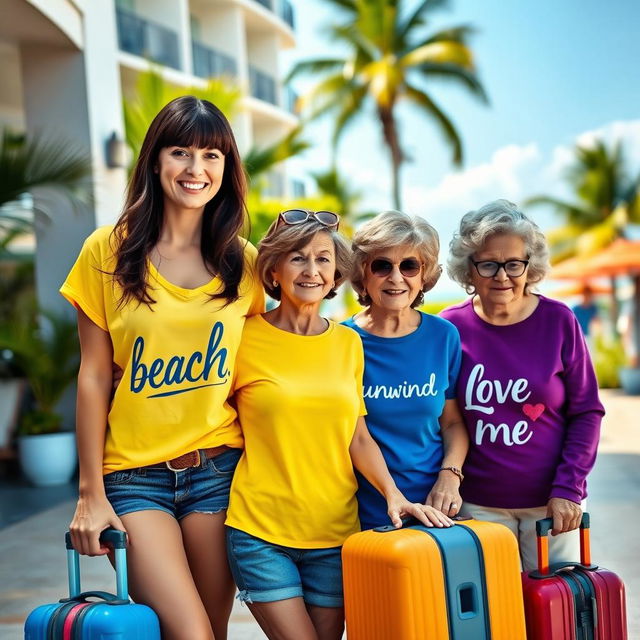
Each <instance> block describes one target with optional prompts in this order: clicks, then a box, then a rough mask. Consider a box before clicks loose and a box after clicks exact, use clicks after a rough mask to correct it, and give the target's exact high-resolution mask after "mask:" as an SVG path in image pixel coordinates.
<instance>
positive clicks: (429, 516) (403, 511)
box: [387, 492, 455, 529]
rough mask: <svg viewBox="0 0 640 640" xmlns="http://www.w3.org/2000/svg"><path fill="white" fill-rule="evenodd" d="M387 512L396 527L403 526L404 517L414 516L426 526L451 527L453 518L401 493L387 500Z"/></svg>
mask: <svg viewBox="0 0 640 640" xmlns="http://www.w3.org/2000/svg"><path fill="white" fill-rule="evenodd" d="M387 513H388V514H389V518H391V522H392V523H393V526H394V527H395V528H396V529H399V528H400V527H401V526H402V518H407V517H409V516H413V517H414V518H416V519H417V520H419V521H420V522H421V523H422V524H423V525H425V526H426V527H450V526H452V525H453V524H455V523H454V522H453V520H451V518H449V517H448V516H446V515H445V514H444V513H442V511H438V509H434V508H433V507H432V506H430V505H426V504H419V503H417V502H409V501H408V500H407V499H406V498H405V497H404V496H403V495H402V494H401V493H399V492H398V495H397V496H394V497H393V498H390V499H389V500H387Z"/></svg>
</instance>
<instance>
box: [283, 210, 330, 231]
mask: <svg viewBox="0 0 640 640" xmlns="http://www.w3.org/2000/svg"><path fill="white" fill-rule="evenodd" d="M310 218H312V219H313V220H317V221H318V222H319V223H320V224H323V225H324V226H325V227H330V228H331V227H333V228H334V229H335V230H336V231H337V230H338V226H339V225H340V216H339V215H338V214H337V213H333V211H309V210H308V209H287V210H286V211H281V212H280V215H278V226H279V225H280V222H281V221H282V222H283V223H284V224H289V225H292V224H302V223H303V222H306V221H307V220H309V219H310Z"/></svg>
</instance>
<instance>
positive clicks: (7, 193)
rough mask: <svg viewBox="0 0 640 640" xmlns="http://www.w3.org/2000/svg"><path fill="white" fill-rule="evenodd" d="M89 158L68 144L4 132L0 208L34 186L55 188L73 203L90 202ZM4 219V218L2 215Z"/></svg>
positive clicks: (0, 156)
mask: <svg viewBox="0 0 640 640" xmlns="http://www.w3.org/2000/svg"><path fill="white" fill-rule="evenodd" d="M90 175H91V159H90V156H89V154H88V153H86V152H84V151H82V150H80V149H78V148H77V147H75V146H74V145H73V144H70V143H69V142H67V141H63V140H60V139H56V138H54V137H51V138H48V139H45V138H43V137H42V136H34V137H31V138H26V137H25V136H23V135H17V134H14V133H11V132H10V131H9V130H7V129H4V130H3V131H2V135H1V138H0V205H4V204H7V203H9V202H12V201H14V200H17V199H18V198H19V197H20V196H21V195H23V194H25V193H28V192H30V191H32V190H33V189H35V188H37V187H47V188H52V189H55V190H56V191H59V192H61V193H63V194H64V195H66V196H67V197H68V198H69V200H70V201H71V202H72V203H74V204H75V203H80V202H84V203H90V202H91V197H92V194H91V189H90V184H89V177H90ZM3 217H4V216H3Z"/></svg>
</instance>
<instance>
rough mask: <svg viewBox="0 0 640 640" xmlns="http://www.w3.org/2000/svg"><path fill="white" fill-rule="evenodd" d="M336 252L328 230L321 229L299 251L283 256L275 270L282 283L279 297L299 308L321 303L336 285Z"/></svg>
mask: <svg viewBox="0 0 640 640" xmlns="http://www.w3.org/2000/svg"><path fill="white" fill-rule="evenodd" d="M335 273H336V251H335V247H334V244H333V239H332V237H331V235H330V234H329V233H324V232H322V231H319V232H318V233H316V234H315V235H314V236H313V238H312V239H311V241H310V242H309V243H308V244H307V245H306V246H304V247H302V248H301V249H298V250H297V251H291V252H290V253H288V254H286V255H285V256H283V257H282V258H281V259H280V260H279V261H278V263H277V265H276V267H275V269H273V271H272V276H273V279H274V281H276V282H277V283H278V284H279V285H280V296H281V297H280V299H281V301H282V302H284V303H292V304H294V305H295V306H296V307H297V306H300V305H301V304H315V303H317V304H320V302H321V301H322V299H323V298H324V297H325V296H326V295H327V294H328V293H329V291H331V289H332V288H333V286H334V280H335Z"/></svg>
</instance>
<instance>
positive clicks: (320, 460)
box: [226, 209, 451, 640]
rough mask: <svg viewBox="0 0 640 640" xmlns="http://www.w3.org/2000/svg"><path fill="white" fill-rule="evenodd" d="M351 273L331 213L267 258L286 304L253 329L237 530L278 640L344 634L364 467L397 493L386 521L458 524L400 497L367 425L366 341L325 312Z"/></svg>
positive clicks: (297, 215) (256, 609) (294, 218)
mask: <svg viewBox="0 0 640 640" xmlns="http://www.w3.org/2000/svg"><path fill="white" fill-rule="evenodd" d="M349 267H350V252H349V248H348V245H347V244H346V242H345V240H344V239H343V238H342V237H341V236H340V235H339V234H338V216H337V215H336V214H334V213H332V212H328V211H319V212H311V211H304V210H300V209H296V210H290V211H285V212H283V213H281V214H280V216H279V217H278V220H277V221H276V222H274V223H273V224H272V226H271V227H270V229H269V231H268V232H267V234H266V236H265V237H264V239H263V240H262V242H261V243H260V249H259V251H258V261H257V269H258V273H259V274H260V277H261V279H262V283H263V285H264V287H265V289H266V290H267V292H268V293H269V295H270V296H271V297H272V298H274V299H276V300H279V301H280V304H279V306H278V307H276V308H275V309H273V310H271V311H268V312H267V313H265V314H263V315H257V316H254V317H253V318H250V319H249V320H248V321H247V322H246V324H245V327H244V331H243V336H242V342H241V345H240V350H239V352H238V359H237V362H236V375H235V382H234V389H235V396H234V398H235V404H236V406H237V409H238V416H239V420H240V424H241V426H242V430H243V433H244V438H245V452H244V454H243V456H242V458H241V459H240V462H239V463H238V467H237V470H236V473H235V476H234V479H233V484H232V487H231V498H230V503H229V511H228V516H227V522H226V524H227V550H228V553H229V561H230V565H231V569H232V571H233V574H234V577H235V579H236V583H237V585H238V588H239V590H240V595H239V598H240V599H241V600H243V601H245V602H247V604H248V606H249V608H250V609H251V612H252V613H253V615H254V616H255V618H256V620H257V621H258V623H259V624H260V626H261V627H262V629H263V631H264V632H265V633H266V634H267V636H268V637H269V638H271V639H277V640H339V638H341V637H342V633H343V627H344V613H343V608H342V606H343V602H342V572H341V558H340V552H341V545H342V543H343V542H344V540H345V539H346V538H347V537H348V536H349V535H351V534H352V533H355V532H356V531H358V530H359V529H360V526H359V523H358V512H357V505H356V498H355V493H356V487H357V485H356V480H355V477H354V472H353V467H354V466H355V467H356V468H357V469H359V470H360V472H362V473H363V474H364V475H365V476H366V477H367V478H368V479H369V480H370V481H371V482H372V483H373V485H375V486H376V487H377V490H378V491H379V492H380V493H381V494H384V497H382V496H381V498H380V499H381V501H382V502H383V503H384V505H385V515H386V518H385V521H384V522H385V524H388V522H389V518H391V521H392V522H393V523H394V524H395V525H396V526H399V525H400V524H401V520H400V516H402V515H409V514H410V515H414V516H416V517H418V518H419V519H420V520H422V521H423V522H424V523H425V524H426V525H427V526H434V525H435V526H449V525H450V524H451V521H450V520H449V519H448V518H447V517H446V516H444V514H442V513H438V512H436V511H435V510H434V509H431V508H428V507H425V506H424V505H421V504H411V503H410V502H408V501H407V500H406V498H405V497H404V496H403V495H402V494H401V493H400V491H398V489H397V487H396V486H395V484H394V482H393V479H392V478H391V476H390V475H389V472H388V471H387V468H386V466H385V464H384V460H383V458H382V455H381V453H380V449H379V448H378V447H377V446H376V444H375V442H374V441H373V440H372V438H371V436H370V435H369V433H368V431H367V427H366V424H365V422H364V419H363V416H364V414H365V409H364V405H363V402H362V371H363V366H364V361H363V354H362V345H361V343H360V340H359V339H358V336H357V335H356V334H355V333H354V332H353V331H351V330H350V329H347V328H346V327H343V326H341V325H339V324H336V323H334V322H331V321H329V320H327V319H325V318H323V317H322V316H321V315H320V305H321V303H322V301H323V300H324V299H325V298H332V297H333V296H335V292H336V288H337V287H338V286H339V285H340V283H341V282H342V281H343V280H344V278H345V276H346V275H347V274H348V271H349ZM440 322H444V321H440Z"/></svg>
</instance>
